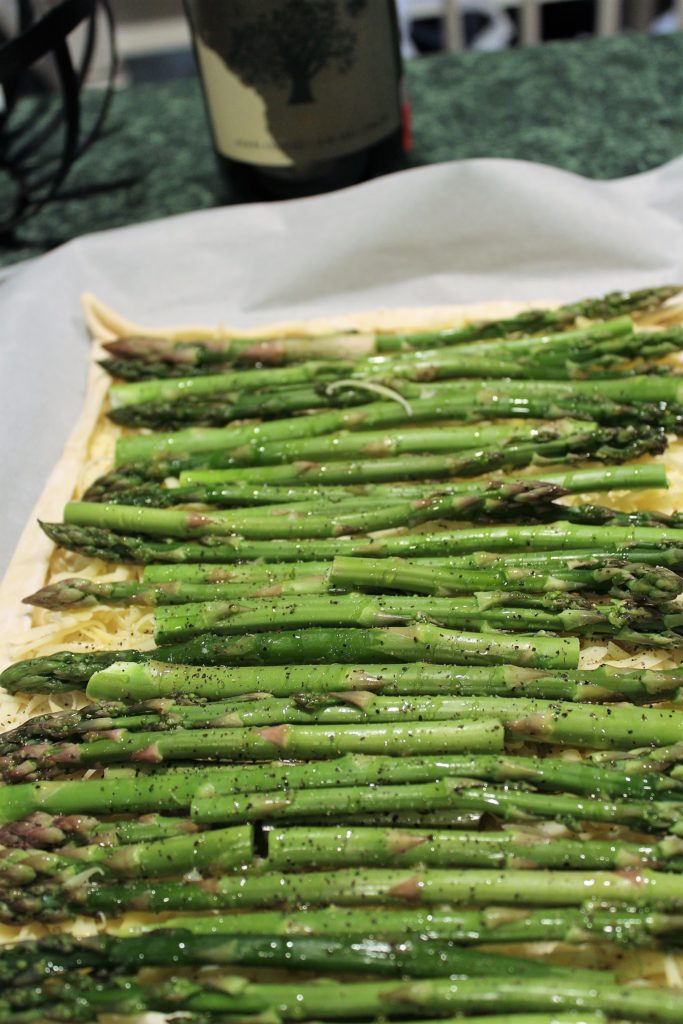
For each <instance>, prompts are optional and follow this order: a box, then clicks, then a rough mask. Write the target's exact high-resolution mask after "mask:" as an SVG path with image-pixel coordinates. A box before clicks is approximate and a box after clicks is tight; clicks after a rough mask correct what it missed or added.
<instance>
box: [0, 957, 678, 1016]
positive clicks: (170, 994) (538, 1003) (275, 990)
mask: <svg viewBox="0 0 683 1024" xmlns="http://www.w3.org/2000/svg"><path fill="white" fill-rule="evenodd" d="M4 997H5V998H4V999H3V1002H2V1017H0V1019H2V1020H8V1021H10V1020H11V1021H12V1022H13V1024H14V1022H16V1021H19V1020H21V1024H26V1022H27V1021H29V1020H32V1021H35V1020H36V1019H39V1018H36V1017H35V1016H33V1017H31V1016H29V1017H27V1016H26V1015H25V1014H26V1013H28V1014H32V1013H33V1010H32V1009H29V1010H27V1011H25V1012H22V1008H23V1007H25V1006H26V1005H29V1006H31V1007H36V1006H38V1007H39V1009H40V1011H41V1012H43V1013H44V1014H45V1015H46V1016H43V1018H42V1019H43V1020H48V1019H51V1020H92V1019H93V1014H96V1015H99V1014H106V1013H107V1011H111V1010H114V1011H116V1012H117V1013H121V1012H123V1013H126V1014H128V1015H130V1014H143V1015H144V1014H145V1011H150V1010H161V1011H174V1012H175V1011H179V1012H181V1013H182V1014H183V1019H187V1020H189V1021H190V1022H192V1024H208V1021H210V1020H217V1019H218V1020H223V1021H226V1020H227V1021H237V1022H240V1024H259V1022H260V1024H265V1022H266V1021H267V1020H270V1019H271V1017H272V1016H273V1015H274V1014H275V1012H276V1010H277V1015H278V1019H283V1020H308V1019H316V1020H349V1019H359V1018H361V1019H363V1018H365V1019H374V1018H375V1017H380V1018H381V1019H386V1018H390V1019H403V1018H406V1017H411V1018H413V1019H414V1018H415V1015H416V1013H418V1014H420V1016H421V1017H422V1018H424V1017H425V1016H426V1015H427V1014H428V1013H430V1012H431V1013H435V1014H439V1015H440V1020H441V1021H442V1022H443V1021H444V1015H447V1014H448V1013H449V1012H450V1013H453V1012H457V1013H459V1015H461V1013H462V1012H463V1011H464V1012H465V1013H468V1012H474V1013H475V1014H476V1015H477V1019H478V1020H480V1021H482V1022H484V1024H506V1022H507V1021H510V1024H517V1022H519V1024H532V1022H533V1024H539V1017H540V1024H567V1022H568V1024H577V1022H578V1024H599V1022H600V1021H601V1020H602V1021H604V1017H603V1016H602V1010H606V1011H607V1012H608V1014H609V1016H610V1018H612V1017H614V1016H615V1015H619V1017H622V1018H623V1015H624V1013H627V1014H628V1018H629V1022H631V1024H634V1022H636V1021H637V1022H641V1021H642V1022H650V1024H670V1022H674V1024H675V1022H677V1021H678V1020H679V1019H680V1011H681V1006H682V1005H683V1000H682V999H681V996H680V994H679V993H677V992H675V991H672V990H670V989H665V988H659V987H650V986H647V987H644V988H634V987H630V986H619V985H617V984H616V983H615V982H614V981H613V980H612V979H611V978H607V979H604V978H599V977H598V978H596V976H595V975H589V976H588V977H586V975H585V974H579V975H578V976H577V977H576V978H575V980H573V981H572V980H569V979H568V978H566V977H565V976H564V975H561V974H555V973H552V972H549V973H548V974H547V975H546V976H540V977H533V976H532V977H526V976H525V977H521V978H510V977H506V976H505V975H500V974H489V975H482V976H475V977H472V978H470V977H466V978H462V979H458V980H454V978H453V977H451V978H448V979H446V978H418V979H407V980H404V981H400V982H397V981H396V980H391V981H388V980H381V981H375V980H373V981H364V982H359V981H354V982H352V983H351V984H349V983H348V982H347V981H346V980H343V981H335V980H325V981H320V980H319V979H316V980H315V982H314V983H311V982H310V981H305V980H304V981H297V982H295V983H292V982H290V981H289V980H287V982H284V983H283V982H279V983H277V984H273V983H270V984H265V983H263V982H260V981H259V982H254V981H248V980H247V979H245V978H244V977H242V976H232V975H229V974H226V973H225V971H224V970H221V969H220V968H217V969H215V970H214V971H208V972H206V973H202V974H201V975H200V976H199V977H198V979H197V980H194V981H193V980H190V979H189V978H186V977H176V978H171V979H167V980H165V981H155V982H151V983H150V982H145V983H142V984H141V983H139V982H138V981H137V979H136V976H127V975H122V976H120V977H115V978H108V979H105V980H102V981H100V980H97V977H96V976H95V977H94V978H93V977H89V976H87V975H86V976H81V977H74V978H71V979H69V980H64V979H60V980H59V981H57V979H53V981H52V982H51V983H50V985H49V986H48V985H46V986H44V987H42V988H39V989H36V988H35V987H34V988H30V987H29V988H26V987H23V988H22V987H18V988H12V989H6V990H5V993H4ZM325 1006H326V1007H327V1012H324V1011H325ZM482 1009H487V1010H488V1009H493V1010H494V1015H493V1016H490V1015H489V1016H485V1017H480V1016H479V1011H480V1010H482ZM195 1011H199V1016H198V1015H197V1013H196V1012H195ZM518 1011H521V1013H522V1014H524V1015H523V1016H521V1017H520V1016H519V1015H518ZM528 1011H532V1012H531V1014H530V1015H529V1014H528ZM537 1011H541V1013H540V1014H539V1013H538V1012H537ZM17 1012H19V1013H20V1014H21V1015H22V1016H21V1017H17V1016H16V1014H17ZM84 1012H85V1013H86V1014H87V1015H88V1016H83V1013H84ZM511 1013H512V1014H513V1016H510V1014H511ZM577 1013H578V1014H579V1016H577ZM205 1014H206V1016H205ZM255 1014H258V1015H259V1016H254V1015H255ZM677 1014H678V1015H679V1016H677ZM216 1015H218V1016H216ZM269 1015H270V1016H269ZM446 1019H447V1018H446ZM425 1024H436V1021H426V1022H425ZM448 1024H453V1021H452V1020H451V1021H450V1022H448ZM624 1024H625V1022H624Z"/></svg>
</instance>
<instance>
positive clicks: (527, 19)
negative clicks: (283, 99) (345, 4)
mask: <svg viewBox="0 0 683 1024" xmlns="http://www.w3.org/2000/svg"><path fill="white" fill-rule="evenodd" d="M50 6H51V0H36V2H35V3H34V8H35V9H36V10H37V11H41V10H48V9H49V8H50ZM111 6H112V9H113V12H114V17H115V20H116V25H117V46H118V50H119V55H120V58H121V65H120V68H119V71H118V75H117V84H119V85H125V84H130V83H135V82H158V81H166V80H170V79H176V78H183V77H188V76H191V75H194V74H195V67H194V63H193V58H192V53H191V49H190V36H189V31H188V27H187V22H186V20H185V17H184V14H183V8H182V0H143V2H140V0H111ZM397 6H398V9H399V15H400V19H401V27H402V33H403V52H404V56H406V57H419V56H421V55H423V54H430V53H437V52H440V51H450V52H453V51H458V50H463V49H468V50H488V51H495V50H504V49H508V48H513V47H518V46H521V45H535V44H537V43H540V42H543V41H546V40H560V39H582V38H589V37H591V36H598V37H604V36H609V35H616V34H619V33H627V32H646V33H651V34H665V33H669V32H674V31H676V30H678V29H679V28H683V0H397ZM20 8H21V2H19V3H15V0H0V40H1V39H2V38H7V37H9V36H11V35H12V34H13V32H14V31H15V28H16V21H17V16H18V15H17V11H18V10H19V9H20ZM71 42H72V45H73V46H74V47H78V46H79V45H80V40H79V34H78V32H75V33H73V40H72V41H71ZM108 60H109V56H108V52H107V49H106V46H105V43H104V40H101V41H100V52H98V53H96V55H95V60H94V61H93V64H92V67H91V70H90V72H89V76H88V82H89V84H91V85H98V84H102V83H104V82H105V81H106V78H107V73H108ZM53 75H54V72H53V71H52V70H51V68H50V64H49V62H46V63H45V66H44V67H39V68H36V69H35V80H34V85H35V87H36V88H37V89H40V88H41V87H43V88H45V87H47V88H49V87H50V85H51V84H54V81H53Z"/></svg>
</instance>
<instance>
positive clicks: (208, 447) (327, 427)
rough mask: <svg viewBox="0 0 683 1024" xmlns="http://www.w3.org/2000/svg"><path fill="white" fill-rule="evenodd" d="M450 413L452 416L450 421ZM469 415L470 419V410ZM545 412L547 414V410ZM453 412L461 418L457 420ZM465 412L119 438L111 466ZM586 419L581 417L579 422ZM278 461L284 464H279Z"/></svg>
mask: <svg viewBox="0 0 683 1024" xmlns="http://www.w3.org/2000/svg"><path fill="white" fill-rule="evenodd" d="M495 405H496V403H492V404H491V412H490V415H489V417H488V418H491V419H501V418H503V416H504V415H505V410H504V412H503V413H501V412H498V411H497V408H496V407H494V406H495ZM539 406H540V403H539ZM511 407H514V402H512V403H511ZM451 409H454V410H455V411H456V415H455V416H454V415H453V414H452V412H451ZM468 409H469V410H470V416H471V415H472V412H471V410H472V406H471V404H470V405H469V406H468ZM544 411H547V404H546V409H545V410H544ZM458 412H459V413H460V416H458V415H457V413H458ZM464 412H465V410H464V408H463V403H462V399H458V397H457V395H453V396H450V395H449V396H448V397H447V398H444V399H441V398H437V399H424V400H417V401H415V402H413V403H411V404H410V406H409V411H408V409H406V408H404V407H403V406H402V405H401V404H400V403H398V402H394V401H384V402H373V403H370V404H369V405H365V406H359V407H356V408H352V409H331V410H328V411H326V412H319V413H314V414H312V415H310V416H299V417H290V418H289V419H286V420H272V421H270V422H266V423H259V424H254V425H249V426H243V427H230V428H227V429H225V430H197V429H190V430H181V431H175V432H173V433H170V434H151V435H133V436H130V437H122V438H120V439H119V440H118V441H117V444H116V465H117V466H126V467H132V466H134V465H137V464H138V463H142V464H143V465H144V464H145V463H147V462H153V461H156V460H159V459H161V460H166V459H169V458H170V459H172V460H178V461H179V462H181V461H182V460H184V459H187V458H188V457H189V456H192V455H198V454H204V453H207V452H222V453H229V452H233V451H234V452H236V453H237V454H236V456H235V458H239V457H240V455H242V456H246V455H247V454H248V452H249V450H253V453H254V458H255V460H258V459H259V455H258V449H259V447H260V446H261V445H273V444H275V445H279V444H284V443H286V442H289V441H292V440H296V439H298V440H299V441H303V440H304V439H306V438H309V439H314V438H316V437H321V436H329V435H331V434H334V432H335V431H352V432H353V431H362V432H363V433H368V432H371V431H373V428H375V430H376V429H377V428H386V427H391V426H397V425H404V426H405V425H407V424H411V425H412V424H419V423H423V422H425V421H429V420H435V421H439V420H448V419H454V418H455V419H459V418H461V416H462V415H463V414H464ZM519 415H521V412H520V413H519ZM484 418H486V417H484V416H482V417H481V419H484ZM530 418H532V416H531V414H530V413H529V412H528V411H527V410H525V411H524V419H530ZM539 418H540V419H547V418H548V417H547V416H545V415H544V414H541V415H540V416H539ZM550 418H552V419H556V418H558V417H555V416H553V417H550ZM585 418H586V417H585V416H584V415H582V416H581V419H585ZM588 418H590V417H588ZM560 419H561V417H560ZM522 427H523V425H520V429H522ZM479 429H482V428H479ZM488 429H489V430H490V429H491V428H488ZM463 430H464V428H460V432H462V431H463ZM473 433H475V434H476V430H474V429H473ZM485 436H486V435H485ZM493 436H494V437H495V436H497V435H496V434H494V435H493ZM457 438H458V433H457V432H456V434H455V440H456V443H457ZM428 439H429V435H428ZM465 447H472V445H471V444H467V445H465ZM278 461H288V460H287V459H281V460H280V459H278Z"/></svg>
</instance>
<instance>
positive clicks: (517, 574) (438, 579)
mask: <svg viewBox="0 0 683 1024" xmlns="http://www.w3.org/2000/svg"><path fill="white" fill-rule="evenodd" d="M482 584H485V585H482ZM329 585H330V586H332V587H334V586H337V587H339V588H340V589H344V590H364V589H371V590H379V591H383V592H386V591H388V590H401V591H403V590H405V591H409V592H411V593H419V594H434V595H438V596H447V595H453V594H461V593H463V592H464V593H472V592H481V591H482V590H495V589H498V588H499V587H501V588H502V587H506V586H510V587H512V588H513V589H515V590H517V591H525V592H527V591H528V592H533V593H541V592H548V591H550V592H560V591H565V590H569V591H575V590H583V589H589V590H595V591H602V590H605V589H607V591H608V592H609V593H611V594H615V595H617V596H630V597H632V598H635V599H636V600H639V601H644V602H647V603H655V604H656V603H659V602H660V601H670V600H673V598H675V597H677V596H678V594H679V593H681V590H682V589H683V580H681V577H680V576H678V575H677V574H676V573H674V572H672V571H671V570H670V569H666V568H664V567H662V566H647V565H638V564H637V563H626V564H622V565H617V564H615V565H609V564H607V565H604V566H602V567H600V568H597V569H583V568H570V569H568V570H566V571H565V572H563V571H562V570H558V571H557V572H556V573H553V574H552V575H544V574H541V573H538V572H534V570H533V569H524V568H512V569H505V568H503V567H501V569H500V570H498V571H497V572H496V570H495V569H494V570H492V571H491V570H489V572H488V573H487V572H486V570H476V569H475V570H472V569H468V570H460V571H459V572H458V571H457V570H455V571H454V570H452V569H448V568H444V569H441V568H439V567H435V566H432V565H429V566H426V565H422V564H421V563H419V562H410V561H405V560H403V559H398V558H377V559H371V558H346V557H344V556H343V555H338V556H337V557H336V558H335V559H334V562H333V563H332V568H331V570H330V574H329ZM169 603H170V602H169Z"/></svg>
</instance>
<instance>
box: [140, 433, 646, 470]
mask: <svg viewBox="0 0 683 1024" xmlns="http://www.w3.org/2000/svg"><path fill="white" fill-rule="evenodd" d="M560 422H562V421H560ZM577 422H578V423H580V424H581V425H580V427H578V429H576V430H575V431H574V432H573V433H572V432H571V431H570V432H569V433H564V434H562V433H561V432H560V431H556V429H555V426H554V425H552V424H551V425H550V426H548V427H547V428H546V429H545V431H544V432H543V433H542V434H541V435H540V436H539V437H538V438H536V439H534V438H531V439H525V438H524V437H522V436H520V435H518V440H514V435H515V430H514V428H507V434H506V435H505V436H502V435H501V441H500V443H498V444H496V443H494V444H493V445H492V446H491V447H483V448H479V449H478V448H470V449H462V450H460V451H458V452H457V454H455V455H452V456H450V455H448V454H438V453H437V454H429V455H426V456H425V455H423V456H417V455H411V454H406V455H403V456H402V457H399V456H396V457H393V458H386V457H385V458H381V457H380V458H377V457H375V458H363V459H362V460H361V461H344V460H331V461H329V462H323V463H317V462H313V463H311V460H306V459H304V460H302V461H301V462H294V463H292V464H291V465H290V464H285V465H264V466H260V465H259V466H252V467H249V468H239V467H237V468H235V467H233V468H225V467H226V466H227V467H230V466H231V465H232V460H231V456H230V455H227V456H226V455H224V454H223V453H222V452H221V451H217V452H213V453H212V452H209V453H207V454H205V453H202V454H200V455H197V456H195V457H193V458H194V460H195V461H194V462H193V464H194V465H198V466H199V467H200V468H202V469H204V468H206V469H221V473H220V476H219V477H217V478H206V477H202V478H201V480H202V482H204V483H209V482H212V483H213V482H221V483H226V484H241V483H243V482H245V481H246V480H248V481H249V482H250V483H251V484H259V485H262V484H269V485H275V486H283V485H286V486H296V485H297V481H298V483H299V485H301V484H304V485H306V486H308V485H309V484H339V485H344V486H346V485H349V484H358V483H381V482H382V481H395V480H399V481H404V480H417V479H422V480H424V479H437V478H440V477H457V476H464V477H467V476H478V475H481V474H483V473H487V472H491V471H492V470H496V469H522V468H524V467H525V466H528V465H529V464H530V463H531V462H534V461H539V460H541V459H543V460H546V462H548V463H552V462H562V461H564V462H567V461H576V460H578V459H579V458H583V459H595V460H597V461H602V462H615V463H617V462H622V461H626V460H627V459H630V458H636V457H637V456H639V455H646V454H659V453H661V452H662V451H663V450H664V448H665V447H666V438H665V435H664V434H663V433H662V431H661V430H660V429H659V428H658V427H656V426H650V425H649V424H635V425H625V426H621V427H618V426H617V427H603V426H600V425H597V424H594V423H592V422H591V421H586V422H583V421H577ZM441 433H442V431H441V430H439V431H437V432H436V433H435V435H434V436H435V445H436V444H440V443H441V442H440V441H439V439H438V438H439V435H440V434H441ZM359 436H360V435H359ZM355 437H356V435H355V434H350V435H349V441H353V443H354V444H355V443H357V442H356V441H354V438H355ZM314 440H315V439H314ZM311 443H313V442H311ZM461 443H462V442H461ZM328 458H329V456H328ZM420 459H421V460H422V463H424V465H421V464H420ZM179 468H187V466H186V463H184V462H182V461H181V463H180V465H179V464H178V462H175V461H174V462H172V463H171V464H167V463H164V462H163V460H161V461H160V462H159V463H157V466H156V471H157V472H158V473H159V472H160V473H161V474H162V475H163V476H168V475H172V474H173V473H175V472H177V470H178V469H179ZM199 479H200V478H197V477H195V478H194V482H198V481H199Z"/></svg>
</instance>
